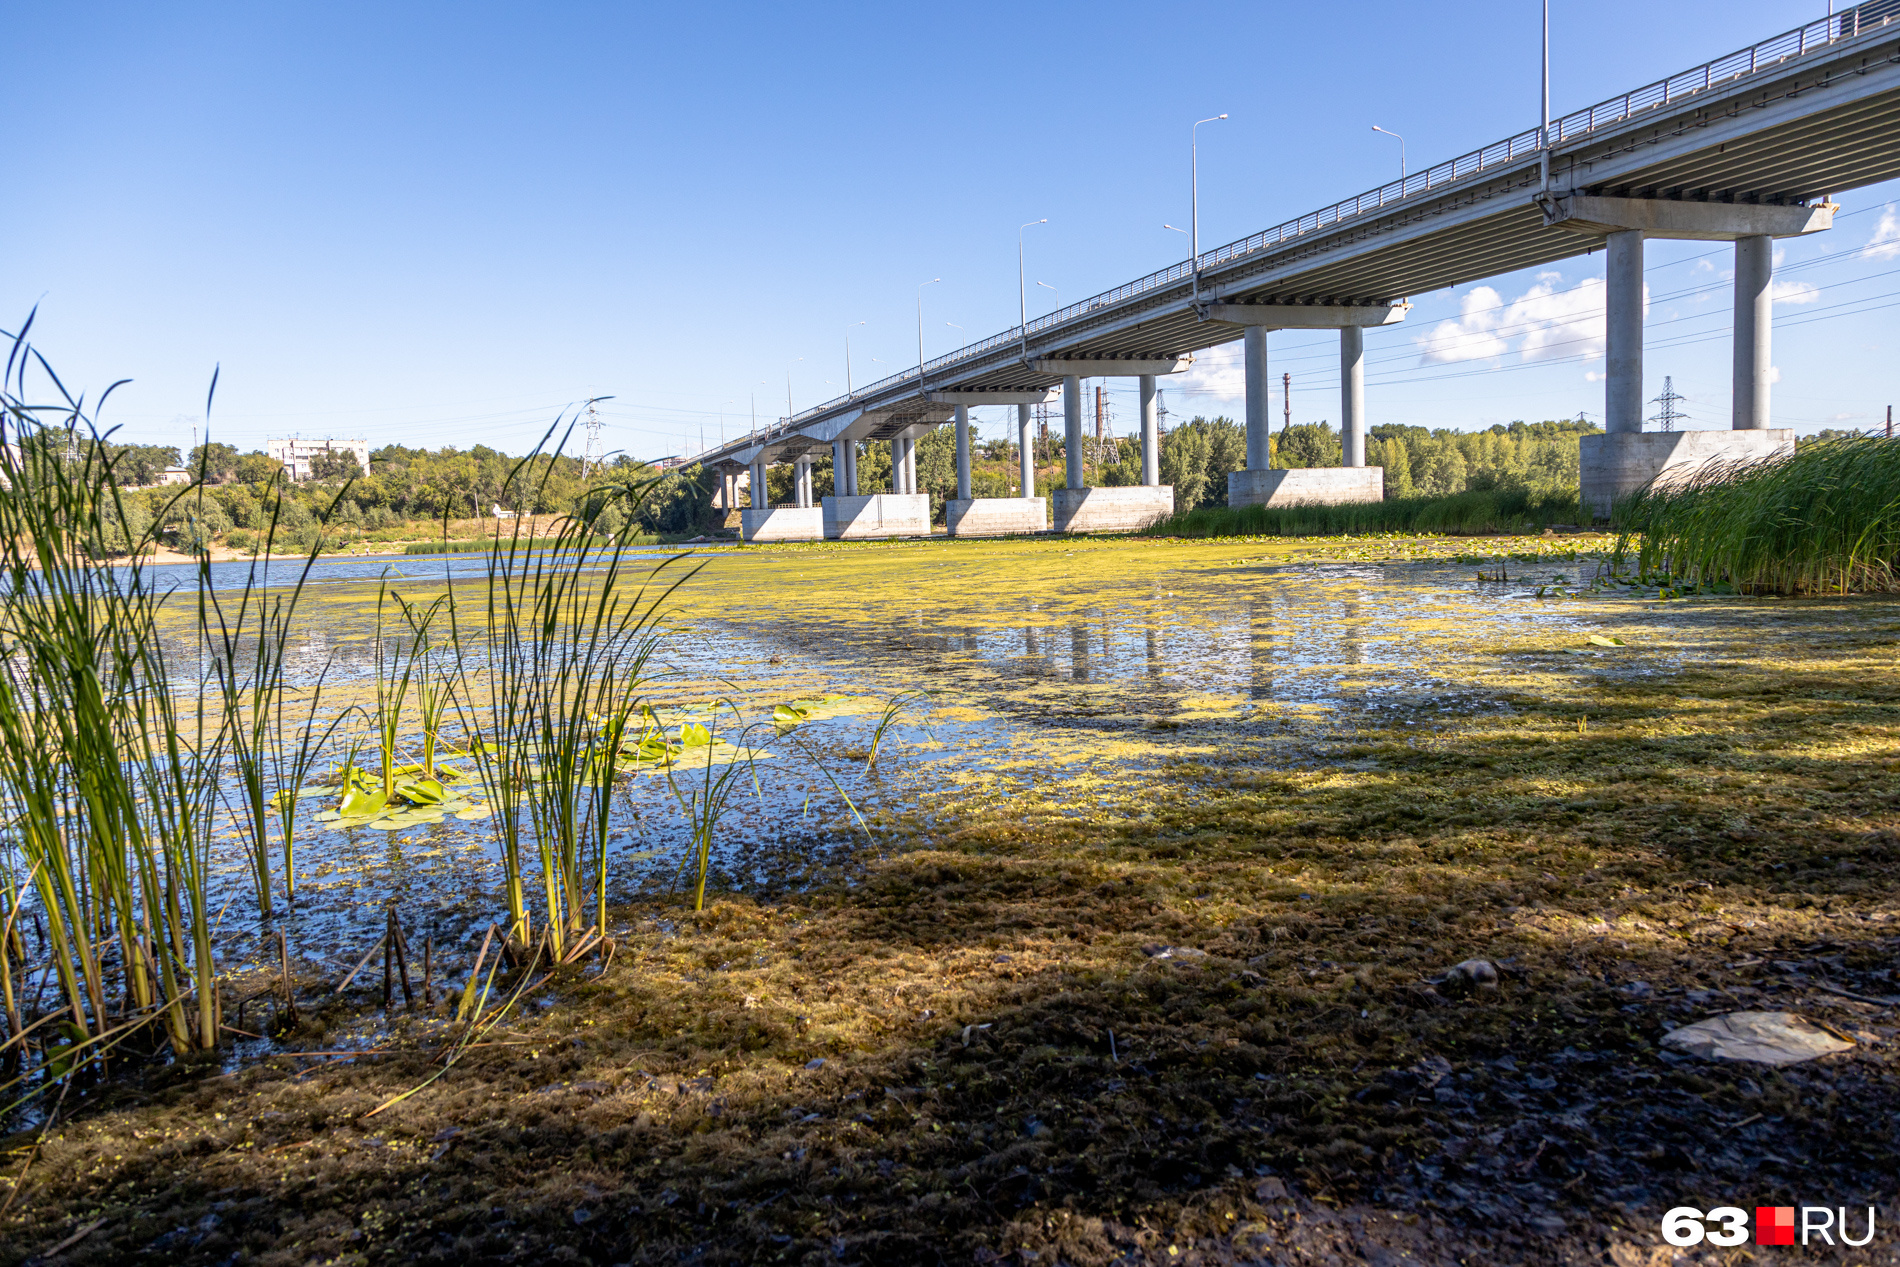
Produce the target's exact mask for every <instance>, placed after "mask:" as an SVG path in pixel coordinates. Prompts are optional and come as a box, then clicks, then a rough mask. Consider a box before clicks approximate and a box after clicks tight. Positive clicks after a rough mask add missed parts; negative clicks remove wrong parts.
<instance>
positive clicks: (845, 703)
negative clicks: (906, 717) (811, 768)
mask: <svg viewBox="0 0 1900 1267" xmlns="http://www.w3.org/2000/svg"><path fill="white" fill-rule="evenodd" d="M883 711H884V702H883V701H882V700H879V699H874V698H872V697H871V696H868V695H812V696H807V697H805V698H803V699H795V700H787V701H786V702H785V703H783V704H775V705H773V707H772V720H773V721H774V722H777V723H778V724H780V725H784V724H786V721H787V720H788V719H789V720H790V721H791V723H792V724H793V725H796V724H798V723H799V722H808V721H827V720H829V719H831V718H833V717H856V716H861V715H863V714H865V713H881V712H883Z"/></svg>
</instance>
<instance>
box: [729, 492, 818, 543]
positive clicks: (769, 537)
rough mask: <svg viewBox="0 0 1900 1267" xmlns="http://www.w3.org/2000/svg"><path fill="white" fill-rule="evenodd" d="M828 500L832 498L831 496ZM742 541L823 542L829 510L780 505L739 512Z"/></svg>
mask: <svg viewBox="0 0 1900 1267" xmlns="http://www.w3.org/2000/svg"><path fill="white" fill-rule="evenodd" d="M825 500H826V501H830V500H831V499H830V498H829V497H827V498H826V499H825ZM739 538H740V540H742V541H823V540H824V539H825V512H824V511H822V510H820V509H818V507H816V506H777V507H773V508H769V509H765V510H742V511H740V512H739Z"/></svg>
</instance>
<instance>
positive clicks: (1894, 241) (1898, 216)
mask: <svg viewBox="0 0 1900 1267" xmlns="http://www.w3.org/2000/svg"><path fill="white" fill-rule="evenodd" d="M1861 254H1863V255H1865V256H1867V257H1868V258H1870V259H1876V260H1890V259H1892V258H1893V257H1894V256H1896V255H1900V207H1897V206H1896V204H1894V203H1891V202H1890V203H1888V204H1887V207H1886V210H1884V211H1882V212H1881V213H1880V223H1879V224H1877V225H1875V226H1874V236H1873V237H1872V238H1870V239H1868V242H1867V246H1866V248H1865V249H1864V250H1863V251H1862V252H1861Z"/></svg>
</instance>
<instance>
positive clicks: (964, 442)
mask: <svg viewBox="0 0 1900 1267" xmlns="http://www.w3.org/2000/svg"><path fill="white" fill-rule="evenodd" d="M957 500H959V501H966V502H967V501H969V500H970V407H969V406H968V405H958V406H957Z"/></svg>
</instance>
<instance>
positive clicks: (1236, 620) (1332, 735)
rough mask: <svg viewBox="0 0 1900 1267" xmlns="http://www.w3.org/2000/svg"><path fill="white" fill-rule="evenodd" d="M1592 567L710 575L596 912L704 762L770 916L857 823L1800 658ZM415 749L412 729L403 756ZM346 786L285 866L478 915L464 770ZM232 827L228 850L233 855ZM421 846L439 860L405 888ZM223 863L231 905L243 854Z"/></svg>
mask: <svg viewBox="0 0 1900 1267" xmlns="http://www.w3.org/2000/svg"><path fill="white" fill-rule="evenodd" d="M1604 544H1605V543H1604V542H1603V541H1601V540H1600V539H1597V538H1567V539H1560V540H1559V541H1558V543H1557V544H1556V545H1554V546H1553V544H1552V542H1551V541H1550V539H1548V538H1546V539H1524V540H1507V539H1499V540H1496V541H1490V542H1485V543H1481V544H1474V543H1473V542H1472V541H1471V540H1469V539H1466V540H1462V541H1458V542H1455V543H1453V542H1441V543H1432V542H1420V541H1416V540H1407V541H1394V542H1390V543H1388V542H1381V541H1364V540H1349V541H1343V542H1319V543H1314V542H1311V541H1271V542H1260V541H1243V542H1205V541H1198V542H1179V541H1169V540H1087V539H1081V540H1061V539H1031V540H1019V541H1007V542H950V541H946V540H933V541H929V542H921V541H919V542H896V543H863V544H853V545H851V546H849V547H847V548H840V547H837V546H835V545H813V546H809V547H783V548H765V549H746V550H738V551H727V552H722V553H719V554H716V555H714V556H711V557H710V558H709V559H708V561H707V566H706V567H704V568H703V570H701V571H700V572H699V574H698V575H697V576H695V577H694V578H693V579H692V580H691V581H690V582H689V583H687V584H686V585H685V586H683V587H682V588H681V589H679V590H678V591H677V593H676V594H675V595H674V599H673V602H672V604H671V606H672V614H671V616H670V622H669V626H668V631H667V634H666V636H665V637H664V638H663V639H662V640H661V641H660V643H659V644H658V647H657V650H656V652H655V655H654V658H653V660H652V661H651V663H650V664H649V666H648V668H649V671H650V672H651V673H652V675H653V684H652V688H651V691H650V696H651V707H650V710H649V711H648V712H647V714H646V715H645V720H644V721H643V722H642V723H641V724H642V725H645V726H647V727H648V728H649V729H648V731H647V732H646V738H645V739H642V740H640V741H639V743H637V744H635V745H634V746H633V747H631V748H629V749H628V750H626V752H625V753H623V756H622V757H621V759H620V760H619V761H618V762H617V769H616V772H615V774H616V777H615V784H614V788H613V800H612V821H611V824H610V827H611V832H610V835H611V851H612V857H613V858H614V862H613V864H612V867H611V874H610V877H609V881H610V884H609V889H610V895H611V896H613V897H617V898H626V897H629V896H632V895H635V894H638V893H641V892H663V891H665V890H666V889H667V888H668V886H669V885H670V884H672V883H673V882H674V878H675V877H676V876H677V874H678V872H679V864H680V860H681V859H682V858H683V857H684V856H685V854H686V852H687V851H688V849H689V848H690V839H691V831H692V824H691V822H690V821H689V819H688V816H687V813H686V812H685V811H683V810H682V808H681V797H682V794H684V795H686V796H691V795H692V794H693V789H694V788H695V787H696V786H697V785H698V784H699V783H700V782H702V781H704V780H705V779H707V778H708V777H712V776H713V774H714V772H715V771H716V770H719V769H723V768H735V769H736V777H737V783H736V784H735V785H734V786H735V787H736V788H737V790H736V791H734V792H732V794H731V795H730V796H729V797H728V798H727V800H726V801H725V803H724V807H723V810H722V811H721V813H720V816H719V826H718V830H717V832H716V839H715V842H714V845H713V847H712V854H711V863H710V872H711V884H712V886H713V887H714V888H715V889H717V888H720V887H728V888H731V887H737V888H745V889H755V890H757V891H760V892H763V893H770V892H773V891H777V890H782V889H784V888H786V887H798V886H801V885H804V884H808V883H812V882H815V881H817V880H819V879H822V878H823V877H824V876H825V875H827V874H834V873H835V869H836V868H837V867H840V866H845V867H848V866H850V865H851V860H852V859H853V858H854V857H858V856H860V855H859V851H860V850H861V849H862V848H863V847H864V845H865V843H866V832H867V831H868V832H869V838H870V840H871V841H872V843H873V847H874V848H876V849H886V848H891V847H902V846H904V845H905V844H907V843H910V842H916V841H928V840H929V839H930V838H931V836H932V834H933V833H934V832H935V831H937V830H938V827H939V825H940V824H942V823H943V822H945V821H946V820H945V815H946V814H949V815H954V814H955V813H956V812H957V811H958V809H959V807H960V806H963V805H974V804H979V803H982V802H983V801H984V800H985V799H986V798H992V799H1002V800H1014V801H1017V802H1020V803H1023V804H1025V805H1026V804H1027V803H1028V801H1026V800H1025V799H1024V798H1030V799H1033V800H1035V801H1036V802H1037V803H1038V804H1039V805H1040V806H1041V807H1042V810H1043V811H1046V812H1048V813H1050V814H1055V815H1062V816H1071V817H1072V816H1075V815H1078V814H1100V813H1119V814H1139V813H1141V812H1143V811H1142V809H1141V802H1142V795H1143V785H1144V781H1146V780H1149V779H1151V778H1152V775H1153V773H1154V772H1155V771H1157V770H1160V769H1162V768H1164V767H1168V766H1171V765H1175V764H1178V763H1181V762H1220V761H1226V760H1231V759H1233V758H1234V755H1235V753H1236V752H1237V751H1239V747H1238V745H1243V744H1244V745H1245V749H1246V753H1247V759H1248V760H1250V761H1256V762H1266V763H1269V764H1277V765H1280V766H1282V767H1285V768H1299V767H1312V766H1314V765H1316V764H1321V763H1323V761H1324V760H1325V759H1326V758H1327V754H1328V753H1329V752H1330V751H1331V748H1330V746H1331V745H1334V744H1336V742H1337V741H1339V740H1341V739H1343V738H1346V737H1348V736H1350V735H1351V734H1352V733H1353V731H1354V730H1355V728H1357V727H1360V726H1362V725H1366V724H1371V723H1376V724H1378V725H1381V726H1393V725H1397V726H1400V727H1403V728H1407V729H1406V733H1413V734H1416V735H1417V736H1418V742H1421V743H1430V742H1432V737H1433V736H1434V735H1435V734H1438V733H1441V732H1443V731H1444V730H1445V729H1446V728H1449V727H1456V726H1458V725H1460V724H1463V723H1464V722H1466V721H1468V720H1470V719H1473V718H1478V717H1497V716H1499V715H1504V714H1509V713H1511V712H1512V710H1513V708H1514V707H1515V706H1514V705H1512V704H1510V703H1508V702H1506V701H1507V700H1509V699H1517V700H1522V699H1523V698H1525V697H1526V696H1533V695H1534V696H1541V697H1544V698H1548V699H1550V700H1553V701H1561V700H1565V699H1569V698H1572V697H1578V696H1580V695H1581V694H1582V693H1583V692H1585V691H1586V690H1587V689H1588V688H1589V686H1590V685H1591V684H1593V683H1596V682H1599V681H1601V680H1604V679H1614V680H1618V681H1627V680H1641V679H1642V678H1643V677H1644V676H1645V675H1656V674H1659V673H1661V672H1663V671H1666V670H1668V669H1670V668H1671V667H1672V666H1675V665H1678V664H1679V663H1681V662H1682V661H1683V660H1684V659H1685V658H1694V657H1717V658H1719V657H1721V656H1723V655H1725V654H1729V653H1731V652H1732V653H1734V654H1738V655H1747V656H1751V657H1752V656H1759V655H1761V654H1762V653H1763V649H1764V646H1767V645H1772V644H1773V643H1774V642H1775V641H1776V640H1777V639H1785V640H1787V642H1788V643H1789V645H1790V646H1791V647H1793V646H1796V645H1799V643H1800V641H1801V639H1802V638H1803V637H1805V636H1806V634H1805V622H1804V621H1803V620H1802V618H1801V617H1800V615H1799V613H1798V611H1797V610H1796V609H1795V608H1793V607H1792V606H1791V605H1788V604H1781V605H1777V604H1775V603H1773V602H1765V601H1761V600H1750V599H1739V598H1733V597H1724V598H1708V599H1687V600H1685V599H1668V598H1662V597H1658V593H1659V592H1658V591H1654V590H1649V591H1645V590H1642V589H1635V588H1631V587H1627V586H1621V585H1619V586H1614V587H1606V586H1603V585H1601V584H1598V585H1597V586H1595V587H1592V584H1591V581H1592V578H1593V577H1599V575H1600V571H1601V569H1600V565H1599V558H1598V556H1596V555H1593V554H1592V553H1591V551H1592V550H1601V549H1602V548H1603V546H1604ZM319 567H321V565H319ZM459 569H460V564H459V563H458V562H457V561H453V560H451V561H447V562H445V563H444V564H443V566H442V569H441V570H440V571H438V572H434V573H432V572H431V571H430V569H429V563H428V561H426V560H414V559H411V560H405V561H404V570H405V572H406V573H408V575H407V576H406V577H404V578H403V579H401V580H392V581H389V582H388V584H389V585H390V586H391V588H392V589H393V590H396V591H398V592H402V593H404V595H405V597H407V598H408V599H409V600H410V601H419V600H422V599H431V600H432V599H433V597H434V596H436V595H439V594H443V593H452V592H454V591H455V590H456V589H457V588H458V587H459V586H464V585H468V584H471V582H470V580H469V578H468V576H467V574H466V571H465V570H459ZM378 583H379V582H376V581H371V580H368V579H365V578H363V576H362V573H361V572H360V571H357V572H355V574H354V576H353V577H351V578H337V579H336V580H335V581H333V582H331V583H326V584H325V585H324V586H323V588H322V590H321V597H322V602H321V603H320V604H313V605H312V607H311V611H312V613H313V614H312V616H311V618H310V619H309V625H310V628H309V629H308V631H307V633H306V636H305V642H304V644H303V645H302V646H301V647H298V648H296V649H295V651H296V654H297V655H298V656H299V661H298V663H299V664H300V665H301V666H303V672H304V673H305V674H306V675H307V676H314V674H315V673H317V672H318V671H320V670H321V669H323V668H324V666H326V665H327V666H328V668H329V672H330V675H331V678H330V681H331V695H330V696H329V697H327V699H328V701H329V703H330V704H331V706H332V707H333V708H343V709H347V708H349V707H351V706H352V705H354V706H356V707H362V708H367V706H368V692H369V686H368V680H369V679H371V678H373V676H374V672H373V655H374V652H373V650H372V648H373V640H372V639H371V638H369V637H368V636H366V635H368V634H369V633H370V632H371V631H372V629H373V624H374V606H375V600H376V594H377V586H378ZM1540 594H1541V596H1540ZM477 641H479V640H477ZM338 683H343V684H344V686H343V687H341V688H339V687H338V686H337V684H338ZM350 683H358V684H359V685H358V686H357V687H355V688H351V687H350V686H349V684H350ZM350 689H356V690H358V691H359V692H360V693H361V694H362V697H363V698H361V699H357V700H354V701H353V700H352V699H351V697H350V695H349V693H348V692H349V690H350ZM339 691H340V692H341V693H339ZM453 738H455V737H454V736H449V739H453ZM445 742H448V740H445ZM417 743H418V737H417V736H413V735H412V736H408V737H406V738H405V740H404V743H403V745H402V759H403V760H404V761H412V760H414V759H415V752H416V748H417ZM1333 755H1334V756H1336V753H1335V754H1333ZM357 759H358V761H359V762H361V761H364V760H365V758H363V757H362V756H361V755H360V754H359V756H358V758H357ZM531 760H532V761H533V762H534V764H533V766H532V769H533V771H534V772H535V773H536V774H537V775H539V774H540V773H541V771H542V765H541V762H540V760H539V758H538V757H535V756H533V755H532V754H531ZM342 764H343V762H342V759H341V757H340V756H338V757H337V758H336V759H334V760H331V761H330V762H329V763H328V764H327V765H323V766H322V767H321V769H320V771H319V772H320V773H324V774H326V775H328V776H329V779H328V780H327V782H326V786H322V787H312V788H308V789H305V791H304V793H303V795H301V796H300V798H299V799H300V805H301V807H302V809H301V813H302V815H303V819H302V821H303V822H304V823H305V824H306V827H305V829H304V836H303V839H302V840H301V842H300V855H299V867H300V869H303V868H308V869H310V870H311V871H313V872H315V873H317V874H319V875H323V876H328V877H334V876H337V875H340V874H347V875H348V876H349V877H350V880H351V885H352V890H353V891H354V892H357V893H359V894H360V895H361V899H360V900H362V901H364V902H376V901H382V900H388V899H390V898H397V899H399V900H426V901H427V902H429V903H431V904H433V905H434V906H436V907H437V908H439V909H441V910H444V911H449V910H453V911H455V912H457V918H459V919H462V920H464V921H466V920H468V919H473V920H476V921H478V922H479V921H481V920H485V919H486V918H488V917H489V916H490V915H491V914H492V912H493V910H494V901H495V898H494V893H493V888H492V880H493V874H494V873H493V866H492V862H493V858H494V856H495V850H496V849H497V848H498V847H499V846H498V839H499V828H500V825H501V824H500V822H499V820H498V817H497V813H496V806H495V799H496V798H495V796H494V791H493V789H492V788H489V787H486V786H484V785H483V783H482V781H481V779H480V778H478V777H473V776H471V775H470V774H469V773H468V769H467V767H469V766H470V765H471V763H470V762H467V761H459V762H458V761H455V760H453V759H451V760H450V761H449V765H450V766H451V767H453V769H454V770H455V771H457V772H459V773H461V774H462V775H463V777H461V778H453V777H445V778H443V779H441V780H439V781H435V782H434V783H433V784H428V781H426V780H422V779H420V777H419V775H417V774H416V772H415V770H414V769H412V768H411V767H407V766H405V767H403V769H404V770H405V771H408V773H406V774H405V775H404V776H403V777H404V778H405V779H406V780H407V781H408V785H409V787H410V793H409V794H397V795H393V796H390V797H388V798H384V799H381V800H379V799H378V798H379V797H381V783H380V778H379V777H371V778H367V779H364V778H359V779H357V781H356V782H357V785H356V786H355V787H353V788H346V787H344V786H341V785H342V784H343V783H344V782H346V780H344V779H342V778H341V777H339V772H340V767H341V766H342ZM593 777H594V776H592V775H585V774H583V775H581V776H578V778H577V782H579V783H583V784H591V783H592V782H593ZM352 797H354V798H355V799H354V800H352V799H351V798H352ZM523 821H524V822H525V821H526V817H525V815H524V818H523ZM234 825H235V822H233V823H231V824H224V823H221V824H220V827H221V828H224V829H226V834H224V835H222V836H220V837H219V838H218V840H219V843H220V844H221V845H223V844H227V843H228V844H229V845H230V846H231V847H232V849H233V850H235V849H236V847H237V845H238V842H237V840H236V838H235V837H234V836H233V835H232V834H231V833H230V831H229V830H228V829H229V828H231V827H232V826H234ZM372 841H380V842H382V843H381V844H380V845H374V844H372V843H371V842H372ZM423 850H434V851H435V852H434V853H433V854H431V855H430V856H431V857H433V858H436V859H437V860H438V861H439V860H443V859H460V860H461V863H459V864H458V865H456V866H449V865H437V866H432V867H426V868H425V867H417V866H415V865H413V864H414V861H415V858H416V856H419V855H420V853H421V851H423ZM478 859H479V860H482V861H480V862H479V863H477V861H476V860H478ZM221 865H224V866H225V874H226V877H227V882H228V888H229V891H230V893H231V895H232V896H233V897H234V898H235V899H236V900H237V902H238V903H239V906H238V909H239V910H242V909H243V903H244V896H243V887H242V883H241V880H242V876H243V870H242V863H241V859H239V858H238V857H236V856H234V857H233V858H231V859H228V860H225V861H224V863H223V864H221ZM331 883H334V880H332V881H331Z"/></svg>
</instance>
